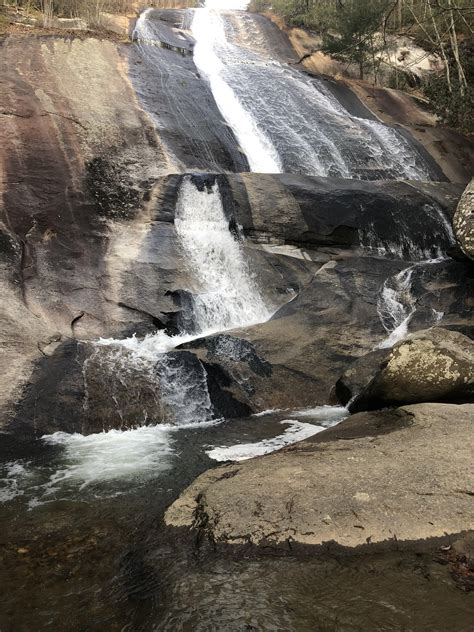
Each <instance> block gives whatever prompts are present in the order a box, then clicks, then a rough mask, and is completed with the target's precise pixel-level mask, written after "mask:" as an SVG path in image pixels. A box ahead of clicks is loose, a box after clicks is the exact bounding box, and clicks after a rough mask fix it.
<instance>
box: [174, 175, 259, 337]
mask: <svg viewBox="0 0 474 632" xmlns="http://www.w3.org/2000/svg"><path fill="white" fill-rule="evenodd" d="M175 226H176V232H177V234H178V237H179V239H180V242H181V246H182V249H183V251H184V256H185V259H186V261H187V262H188V267H189V269H190V270H194V271H196V272H197V271H198V273H197V274H195V278H196V285H197V287H195V288H192V289H193V290H194V291H193V295H194V301H193V302H194V323H195V327H196V331H197V333H198V334H200V335H203V334H207V333H210V332H215V331H223V330H226V329H232V328H235V327H242V326H248V325H253V324H256V323H259V322H262V321H265V320H267V319H268V318H269V317H270V315H271V311H269V310H268V308H267V307H266V306H265V303H264V301H263V298H262V296H261V294H260V291H259V289H258V286H257V283H256V281H255V279H254V278H253V276H252V274H251V273H250V270H249V267H248V264H247V261H246V259H245V256H244V253H243V250H242V247H241V244H240V243H239V242H238V241H237V239H236V237H235V235H233V234H232V233H231V231H230V230H229V221H228V220H227V218H226V216H225V212H224V208H223V205H222V198H221V195H220V193H219V188H218V185H217V183H216V184H214V186H213V187H212V190H211V191H210V192H206V191H199V190H198V189H197V188H196V186H195V185H194V184H193V183H192V182H191V180H190V179H187V178H185V179H184V181H183V183H182V185H181V189H180V192H179V198H178V203H177V207H176V219H175Z"/></svg>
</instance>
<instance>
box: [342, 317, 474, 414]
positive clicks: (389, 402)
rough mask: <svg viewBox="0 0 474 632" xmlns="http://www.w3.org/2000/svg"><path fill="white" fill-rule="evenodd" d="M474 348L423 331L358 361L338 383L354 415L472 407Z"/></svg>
mask: <svg viewBox="0 0 474 632" xmlns="http://www.w3.org/2000/svg"><path fill="white" fill-rule="evenodd" d="M473 367H474V343H473V341H472V340H470V339H469V338H468V337H467V336H464V335H462V334H460V333H458V332H454V331H448V330H446V329H443V328H435V329H431V330H428V331H419V332H417V333H415V334H412V335H411V336H410V337H409V338H408V339H405V340H403V341H402V342H400V343H398V344H397V345H395V347H393V349H390V350H378V351H375V352H373V353H371V354H369V355H367V356H364V357H362V358H361V359H360V360H356V361H355V362H354V364H353V365H352V366H351V367H350V368H349V369H348V370H347V371H346V373H345V374H344V375H343V376H342V377H341V378H340V379H339V380H338V381H337V383H336V394H337V395H338V398H339V400H340V401H341V403H342V404H344V405H346V404H349V410H351V412H358V411H361V410H374V409H379V408H385V407H386V406H393V405H397V404H398V405H399V404H413V403H417V402H443V401H454V402H472V401H474V372H473Z"/></svg>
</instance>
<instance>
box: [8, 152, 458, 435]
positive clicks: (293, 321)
mask: <svg viewBox="0 0 474 632" xmlns="http://www.w3.org/2000/svg"><path fill="white" fill-rule="evenodd" d="M100 165H103V163H102V162H101V163H100V164H99V166H100ZM98 173H99V175H100V176H101V178H102V177H103V176H104V173H105V174H107V173H108V171H107V169H105V171H104V170H101V169H99V170H98ZM198 180H199V181H202V186H203V187H204V190H207V189H206V187H208V188H209V187H210V188H209V190H211V188H212V186H214V185H216V184H217V185H218V187H219V190H220V192H221V195H222V199H223V201H224V207H225V209H226V211H225V212H226V216H227V219H228V221H229V227H230V229H231V230H232V231H234V232H235V235H236V237H237V239H240V240H241V239H242V236H243V235H245V236H246V240H245V241H244V242H242V247H243V250H244V253H245V257H246V259H247V260H248V261H249V264H250V266H251V268H252V270H254V271H255V275H256V278H257V279H258V282H259V285H260V287H261V288H262V292H263V296H264V298H265V301H266V303H267V304H269V305H272V306H274V309H275V310H276V313H275V314H274V316H273V317H272V319H271V320H270V321H268V322H267V323H264V324H262V325H257V326H253V327H251V328H248V329H245V330H238V331H233V332H232V333H230V334H228V335H226V336H224V337H222V336H220V335H217V336H215V337H212V338H210V339H202V340H198V341H196V342H195V343H193V344H192V345H191V346H189V347H186V346H185V347H184V348H189V350H190V351H191V352H192V353H193V354H194V355H195V356H196V357H197V358H198V360H199V362H201V363H202V366H203V370H205V371H206V375H208V380H209V388H210V392H211V391H212V397H213V398H214V399H215V406H216V415H217V416H219V414H218V412H217V411H218V410H220V408H222V407H223V408H222V410H225V411H226V412H227V413H229V414H231V415H232V416H234V415H240V414H242V411H245V414H247V412H248V411H249V410H251V411H258V410H262V409H265V408H269V407H275V406H277V407H286V406H295V405H306V404H315V403H317V404H325V403H328V402H331V401H333V394H332V388H333V385H334V383H335V382H336V380H337V379H338V378H339V377H340V375H341V373H342V372H343V371H344V370H345V369H346V368H347V366H348V364H349V363H350V362H351V361H352V360H353V359H354V358H356V357H358V356H360V355H364V354H366V353H368V352H369V351H371V350H372V349H373V348H374V347H375V346H376V345H377V344H378V343H379V342H380V341H381V340H382V339H383V337H384V335H385V331H384V328H383V326H382V322H381V320H380V315H379V313H378V300H379V295H380V291H381V288H382V286H383V283H384V281H385V280H386V279H387V278H388V277H391V276H393V275H396V274H397V273H399V272H400V270H402V269H403V268H404V267H406V266H407V263H406V262H404V261H402V260H400V259H398V257H409V256H413V257H416V258H418V257H423V256H430V255H432V254H433V255H434V254H436V253H438V252H440V251H443V250H445V251H448V252H454V253H455V252H456V250H455V247H454V245H453V244H454V241H453V239H452V237H451V236H450V232H449V230H450V229H449V217H450V216H451V215H452V213H453V210H454V207H455V205H456V202H457V199H458V196H459V194H460V187H459V186H457V185H449V184H439V185H438V184H434V183H432V184H430V183H423V184H418V183H417V184H414V183H402V182H399V183H383V185H382V183H372V182H357V183H354V182H351V181H347V180H331V179H330V180H325V179H322V178H312V177H300V176H261V175H252V174H244V175H217V176H216V175H213V174H207V175H206V174H203V175H202V176H200V177H199V178H198V179H197V180H196V182H197V181H198ZM99 181H100V179H99ZM96 183H97V180H96ZM181 183H182V176H167V177H163V178H160V179H159V180H158V181H157V182H156V183H155V185H154V186H153V188H152V190H151V191H150V192H149V193H147V194H146V195H145V197H144V200H143V203H142V204H141V206H140V207H137V208H134V209H133V212H132V213H131V215H130V214H129V213H128V211H126V212H125V215H124V209H125V206H126V205H128V204H129V201H128V198H126V197H125V198H121V204H122V206H117V205H114V204H112V207H111V208H110V209H109V210H105V211H103V207H102V202H101V200H100V199H99V200H98V201H97V202H96V203H94V202H93V198H94V196H92V199H91V201H90V202H89V204H90V206H89V207H88V208H89V209H90V214H89V216H87V215H85V216H84V215H83V214H81V215H80V217H81V220H80V221H81V222H85V224H84V225H82V224H81V225H80V230H79V229H78V231H77V232H72V233H71V231H73V230H75V224H72V225H71V224H70V223H69V222H66V221H65V224H64V226H63V225H62V224H61V223H60V222H61V221H63V220H62V219H61V218H59V219H58V218H56V219H55V220H54V221H55V223H54V225H55V226H56V228H55V229H54V231H53V232H51V233H49V232H47V233H46V234H47V238H45V237H44V233H43V234H42V233H41V232H39V233H37V229H35V230H33V231H31V232H30V233H29V235H28V238H27V249H26V252H27V253H28V254H27V257H28V258H26V259H25V256H23V258H22V256H21V252H22V248H21V245H18V244H21V239H22V237H21V236H19V235H18V234H16V233H14V232H13V233H12V232H11V231H5V232H4V260H5V264H4V265H5V270H8V274H9V275H10V277H11V279H12V281H11V282H9V285H8V291H9V292H10V293H11V295H12V296H14V297H15V298H14V301H13V302H11V303H10V304H9V309H10V312H12V310H13V312H12V313H11V314H10V315H8V313H7V314H6V317H5V322H6V323H7V322H10V323H11V325H10V328H11V327H13V322H14V321H15V319H16V318H17V316H16V315H17V314H19V310H23V312H24V311H25V310H27V313H28V315H29V318H30V319H33V320H34V327H33V328H31V327H29V328H28V333H27V332H26V331H25V332H24V334H21V335H20V333H21V332H19V331H17V332H16V334H15V335H16V336H17V342H16V343H14V344H13V343H9V344H12V345H13V346H11V347H10V348H11V350H12V351H11V353H12V354H13V355H12V357H15V355H14V354H16V353H17V352H16V351H15V349H16V348H18V345H20V346H21V348H22V349H29V351H28V354H22V362H25V363H26V364H25V366H28V367H31V364H28V362H30V363H31V362H32V361H34V360H35V358H38V359H39V358H40V357H42V356H43V355H45V356H47V357H45V358H43V360H41V362H40V363H39V364H38V365H37V367H36V368H35V369H34V373H33V376H32V378H31V380H30V382H31V385H30V386H29V387H28V389H27V391H24V393H23V397H22V399H23V403H22V406H21V407H20V409H19V411H20V412H18V411H17V413H16V417H17V418H21V419H23V420H25V419H31V418H32V415H33V417H34V423H32V427H34V428H35V429H36V431H37V432H40V430H41V429H42V430H43V432H47V431H48V432H49V431H54V430H58V429H61V430H66V427H65V423H66V425H67V422H65V419H67V418H68V416H67V415H65V414H64V410H63V409H62V406H60V407H59V408H58V409H52V410H51V409H50V407H49V406H48V404H47V401H49V399H50V398H53V399H55V398H56V399H57V400H58V401H63V398H62V396H61V395H60V394H59V393H60V391H61V387H60V386H59V384H58V385H55V382H54V380H55V378H54V375H56V373H55V372H54V371H52V372H50V374H49V372H48V369H47V366H48V361H49V358H50V357H52V356H53V355H54V359H53V358H51V362H52V363H54V362H56V361H59V363H60V365H61V366H62V367H63V369H62V370H63V371H65V372H69V373H70V376H71V377H70V380H72V381H74V383H75V388H74V389H73V391H74V392H75V393H76V395H77V400H78V402H79V408H77V407H76V408H75V410H74V411H73V414H72V415H71V419H76V417H77V415H79V416H80V417H81V419H82V421H74V422H72V421H71V429H77V428H79V427H81V428H82V429H83V431H85V432H90V431H94V430H97V429H99V430H101V429H103V428H105V427H107V428H111V427H112V428H121V427H124V424H125V427H127V425H128V424H129V423H130V421H124V419H127V420H132V419H133V418H134V417H135V418H136V419H140V420H142V419H147V420H148V423H153V422H156V421H157V420H158V421H159V420H161V419H162V418H163V415H161V413H160V412H159V410H160V407H158V408H157V407H156V397H157V396H156V393H155V394H153V389H154V388H156V384H155V383H154V382H153V381H152V383H151V385H150V383H149V380H148V378H147V377H146V376H145V378H144V379H138V377H139V376H138V373H137V372H135V373H134V381H135V384H136V387H137V388H136V391H137V392H136V397H135V395H134V396H133V398H131V399H127V396H126V393H125V390H124V389H125V388H126V384H129V383H130V380H126V379H124V378H123V379H122V386H121V385H120V379H118V378H119V377H120V376H118V378H117V379H115V377H117V376H115V377H114V380H115V382H114V384H115V386H114V387H113V388H112V386H113V385H112V382H110V380H109V378H108V377H107V375H106V374H107V373H108V372H110V370H111V369H110V366H111V365H110V363H109V364H108V363H107V362H106V361H105V359H103V360H102V361H101V362H100V363H99V364H100V366H102V374H103V377H102V378H101V377H100V375H101V373H100V371H99V373H98V374H97V378H96V381H97V383H98V384H100V382H101V379H102V380H105V382H106V383H107V384H109V386H110V389H109V390H111V391H113V392H115V391H116V389H119V392H118V395H117V393H115V396H118V398H119V400H120V401H122V403H123V406H122V407H120V406H118V405H117V403H116V402H113V400H112V399H110V397H108V396H107V395H106V391H107V389H105V390H102V391H101V388H100V387H99V388H98V389H96V390H95V391H94V392H95V394H96V396H97V397H98V398H99V400H100V401H102V404H100V405H99V404H97V406H98V408H97V410H99V409H100V410H102V413H101V415H102V419H101V415H97V414H95V413H94V414H92V413H91V411H92V410H93V408H94V404H93V401H92V400H93V398H92V399H91V397H90V398H89V399H90V400H91V401H90V402H89V404H88V406H89V413H90V414H92V416H93V419H92V418H91V417H90V415H89V417H88V416H87V414H86V413H84V414H83V413H80V414H79V411H80V410H82V408H83V406H84V405H85V395H84V393H85V392H86V390H87V384H86V381H87V379H86V377H85V375H84V371H82V370H81V369H80V367H81V366H82V361H81V363H80V366H79V370H78V367H77V364H76V359H75V358H74V357H73V356H70V355H69V354H66V358H70V361H71V363H72V364H71V366H70V367H69V369H68V368H67V365H66V364H64V362H65V357H64V356H63V355H62V354H63V352H62V350H61V349H62V348H65V347H61V349H57V347H58V346H59V344H62V345H64V344H66V348H67V343H68V340H70V339H72V340H74V339H80V340H88V339H89V340H90V339H91V338H92V339H94V338H97V337H99V336H102V337H111V336H115V337H126V336H130V335H132V334H136V335H137V336H138V337H143V336H144V335H146V334H148V333H151V332H154V331H157V330H165V331H167V332H169V333H177V332H178V331H179V330H180V328H182V327H183V326H186V322H187V321H186V319H187V318H189V313H190V309H191V304H192V300H193V292H195V291H196V290H195V288H194V286H193V281H192V272H193V271H192V270H190V269H189V266H188V264H187V261H186V257H185V256H184V254H183V252H182V249H181V246H180V243H179V240H178V237H177V234H176V230H175V227H174V218H175V208H176V202H177V197H178V191H179V187H180V185H181ZM99 190H102V189H101V188H100V187H99ZM106 190H108V189H106ZM104 199H106V200H107V204H109V205H110V204H111V200H113V199H114V198H113V196H112V197H111V196H110V195H107V196H106V197H105V198H104ZM130 203H131V206H132V207H133V205H134V204H136V203H137V202H136V200H133V202H130ZM124 205H125V206H124ZM12 208H13V209H15V208H17V207H16V206H15V205H13V206H12ZM112 208H113V213H112V216H110V213H111V212H112ZM103 213H105V215H107V217H106V218H103V217H102V218H101V215H102V214H103ZM403 213H404V215H403ZM45 217H46V218H47V217H49V215H45ZM65 239H67V243H68V244H69V245H68V246H67V248H65V241H64V240H65ZM433 244H436V247H435V248H434V247H433ZM71 247H73V248H74V249H75V252H76V253H77V261H75V262H74V265H72V263H71V252H70V248H71ZM361 255H362V256H361ZM381 255H384V256H381ZM458 256H461V255H458ZM387 257H389V258H387ZM50 258H52V260H53V261H56V262H57V266H58V267H51V266H48V265H47V263H46V262H47V261H49V260H50ZM25 267H26V272H24V269H25ZM419 269H420V272H419V273H418V272H417V274H416V275H415V276H416V279H415V282H414V289H413V291H414V296H415V297H416V301H417V306H416V308H417V311H416V315H415V316H414V317H413V320H412V327H413V328H414V329H422V328H423V327H426V325H427V324H431V323H432V315H433V310H434V309H435V310H437V311H439V312H440V313H441V312H443V313H444V314H445V316H444V317H443V318H444V324H446V326H452V327H457V328H459V329H460V330H463V329H465V328H466V327H468V313H469V305H468V304H467V301H468V296H469V292H468V291H467V288H468V287H469V285H468V284H469V282H470V281H469V278H470V272H469V267H468V266H466V264H465V263H463V262H462V261H459V262H455V261H449V260H447V261H444V262H439V263H437V264H433V265H430V266H424V264H420V267H419ZM98 270H100V273H98V272H97V271H98ZM13 279H17V281H15V282H14V281H13ZM16 283H18V285H15V284H16ZM18 287H19V288H21V289H20V291H18V289H17V288H18ZM46 287H47V288H48V292H47V293H46V292H44V290H43V288H46ZM37 300H40V301H41V303H40V304H39V305H38V304H37V302H36V301H37ZM24 301H25V302H24ZM288 301H289V302H288ZM25 305H26V306H27V307H25ZM32 312H34V316H33V315H32ZM35 332H37V333H35ZM32 335H33V338H32ZM215 341H217V343H218V344H217V343H216V342H215ZM222 341H224V342H225V344H223V343H222ZM245 345H247V346H246V350H244V348H243V346H245ZM92 347H93V345H91V349H92ZM227 347H229V348H230V347H232V348H233V349H234V350H235V349H237V350H238V353H237V352H236V353H230V354H228V353H222V352H220V350H221V349H223V348H227ZM244 351H245V352H244ZM90 353H92V354H94V357H95V361H97V360H98V359H99V357H100V354H99V355H97V354H95V352H94V351H91V352H90ZM100 353H105V351H104V350H103V349H102V351H101V352H100ZM58 354H59V355H58ZM86 355H89V354H86ZM93 364H94V362H91V363H90V368H92V365H93ZM122 365H123V363H122ZM13 366H16V365H13ZM322 366H324V367H325V368H324V371H322V370H321V367H322ZM107 367H109V369H107ZM262 367H265V369H264V370H263V369H262ZM20 368H21V367H16V368H14V369H13V368H12V369H11V371H10V375H15V372H17V371H20ZM29 370H31V368H30V369H29ZM117 370H118V368H117ZM104 371H105V373H104ZM132 372H133V371H132ZM112 373H115V370H114V371H112ZM119 373H120V371H119ZM42 374H44V376H43V377H40V376H41V375H42ZM48 375H49V377H48ZM73 376H75V377H73ZM122 377H123V376H122ZM129 377H130V376H129ZM15 379H16V380H17V385H16V387H15V388H16V391H15V392H16V397H17V398H18V397H19V393H20V390H19V389H20V388H21V384H25V381H26V380H27V379H28V372H26V373H19V374H18V376H17V377H16V378H15ZM38 380H39V381H38ZM45 380H46V381H47V382H48V384H49V386H48V387H47V388H46V387H45V385H44V381H45ZM10 381H11V380H10ZM112 381H113V380H112ZM109 382H110V383H109ZM35 385H36V386H35ZM55 389H57V393H56V391H55ZM140 389H142V391H143V392H142V393H141V394H140V392H139V391H140ZM122 391H123V392H122ZM55 393H56V395H55ZM147 393H148V394H147ZM5 394H6V395H7V396H8V397H7V398H6V399H7V400H8V401H9V402H14V397H15V396H13V397H11V396H10V395H11V391H6V392H5ZM104 398H105V399H104ZM64 401H70V404H71V406H73V403H72V400H71V399H70V398H69V396H68V398H66V400H64ZM106 402H108V404H106ZM104 405H106V406H109V412H108V413H107V412H106V410H105V408H104ZM8 406H10V410H11V404H8ZM73 407H74V406H73ZM86 408H87V406H86ZM33 410H34V411H35V412H34V413H33ZM28 411H30V412H28ZM55 411H56V412H55ZM125 411H128V412H125ZM56 413H57V414H56ZM94 415H95V416H94ZM121 415H122V416H121ZM87 419H89V421H87Z"/></svg>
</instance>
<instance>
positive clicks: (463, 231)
mask: <svg viewBox="0 0 474 632" xmlns="http://www.w3.org/2000/svg"><path fill="white" fill-rule="evenodd" d="M453 226H454V232H455V233H456V238H457V240H458V242H459V244H460V246H461V248H462V250H463V252H464V253H465V254H466V255H467V256H468V257H469V258H470V259H473V260H474V179H473V180H471V182H470V183H469V184H468V185H467V188H466V190H465V191H464V193H463V194H462V196H461V199H460V200H459V204H458V207H457V209H456V212H455V214H454V218H453Z"/></svg>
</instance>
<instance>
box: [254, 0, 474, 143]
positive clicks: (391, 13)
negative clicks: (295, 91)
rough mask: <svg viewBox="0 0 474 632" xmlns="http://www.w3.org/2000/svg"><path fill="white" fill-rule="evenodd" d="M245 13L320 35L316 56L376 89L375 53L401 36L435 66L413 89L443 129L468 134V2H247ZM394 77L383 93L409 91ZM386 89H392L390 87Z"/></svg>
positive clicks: (472, 127)
mask: <svg viewBox="0 0 474 632" xmlns="http://www.w3.org/2000/svg"><path fill="white" fill-rule="evenodd" d="M251 8H252V9H253V10H255V11H259V12H263V13H264V12H267V11H271V12H272V13H274V14H277V15H279V16H281V17H282V18H283V19H284V20H285V22H286V23H287V25H288V26H295V27H301V28H305V29H308V30H310V31H313V32H315V33H318V34H321V36H322V45H321V50H322V51H323V52H325V53H327V54H329V55H331V56H333V57H335V58H336V59H340V60H342V61H344V62H347V63H348V64H356V65H357V67H358V69H359V76H360V78H361V79H363V78H366V77H367V78H368V76H369V75H370V78H371V79H372V80H373V81H374V82H376V83H382V82H383V80H382V79H381V76H380V72H379V70H380V63H381V55H380V53H381V52H382V51H383V49H384V48H385V47H386V46H387V37H388V36H389V35H397V36H406V37H409V38H411V39H412V40H413V42H414V43H415V44H417V45H419V46H420V47H422V48H423V49H424V50H425V51H426V53H427V54H435V55H436V56H437V57H438V58H439V60H440V66H441V68H442V71H441V72H433V73H432V74H431V75H430V76H429V77H428V78H427V80H425V81H423V83H422V85H420V86H416V88H417V89H419V92H420V93H421V95H423V96H425V97H427V98H428V99H429V102H430V104H431V106H432V107H433V109H434V110H435V112H436V113H437V114H438V115H439V117H440V119H441V120H442V121H443V122H445V123H446V124H448V125H450V126H453V127H457V128H459V129H462V130H463V131H465V132H468V133H472V132H473V131H474V113H473V106H472V103H473V102H474V88H473V84H474V56H473V52H474V41H473V40H474V38H473V29H474V5H473V3H472V2H470V0H274V1H273V2H271V3H270V2H268V1H267V0H252V5H251ZM407 79H408V80H409V79H410V78H409V77H408V78H407V77H405V83H403V82H402V83H401V85H400V78H399V76H398V75H397V76H396V77H393V78H392V79H391V80H390V79H389V82H388V86H389V87H402V88H404V87H410V86H409V83H410V82H409V81H407ZM391 83H393V84H395V85H391Z"/></svg>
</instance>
